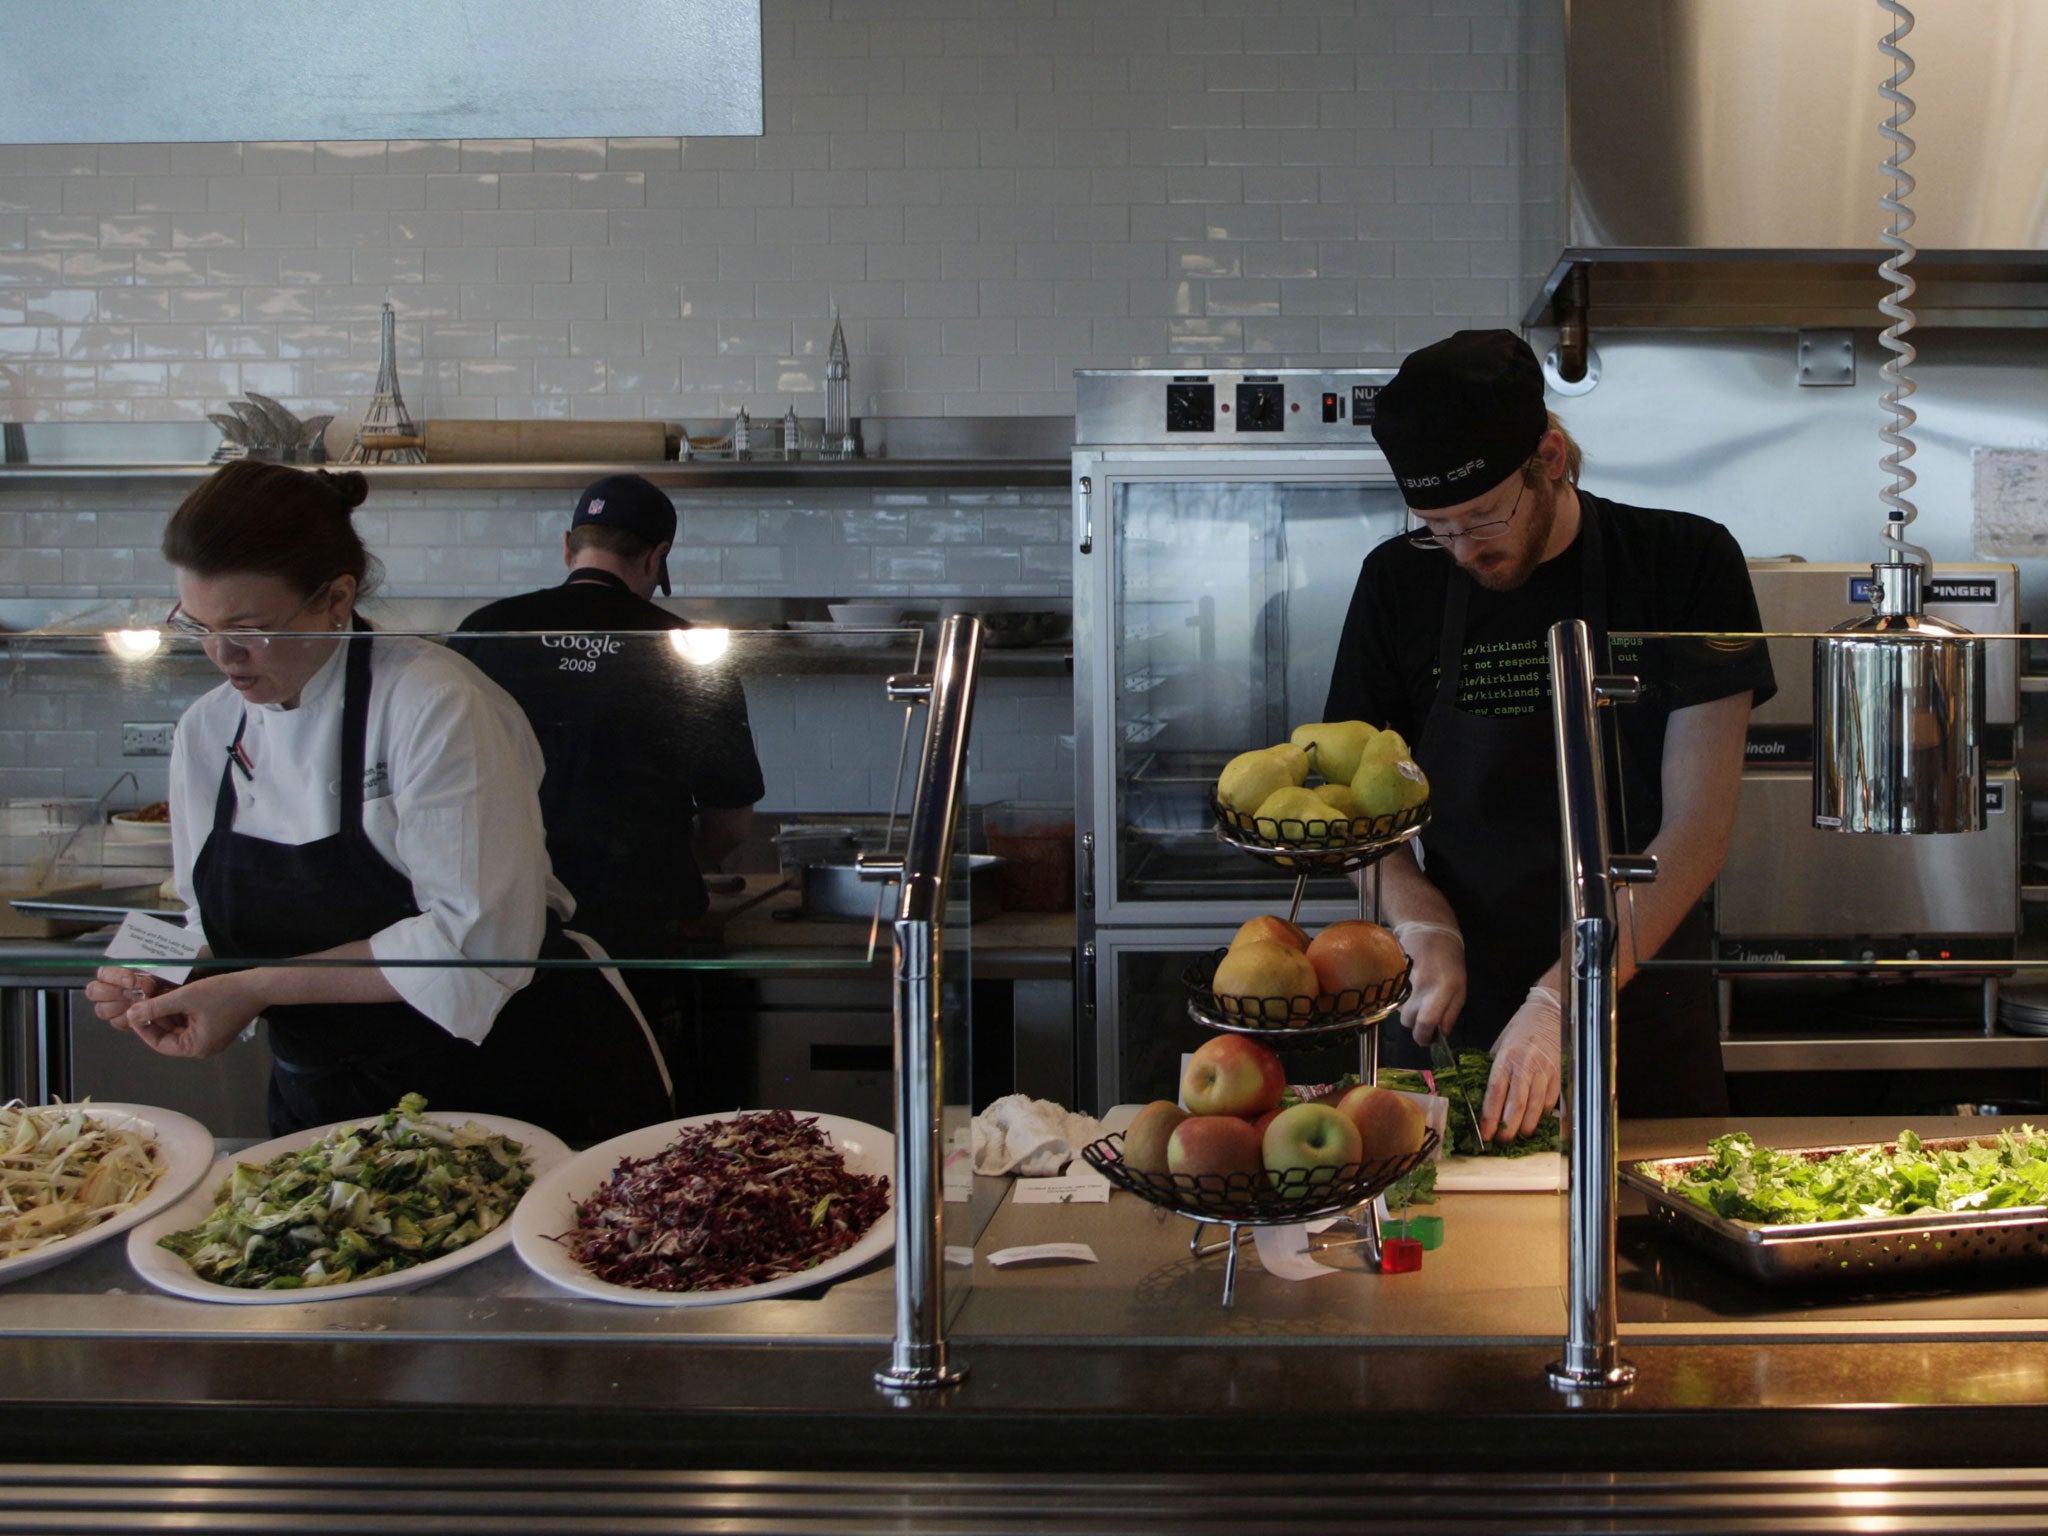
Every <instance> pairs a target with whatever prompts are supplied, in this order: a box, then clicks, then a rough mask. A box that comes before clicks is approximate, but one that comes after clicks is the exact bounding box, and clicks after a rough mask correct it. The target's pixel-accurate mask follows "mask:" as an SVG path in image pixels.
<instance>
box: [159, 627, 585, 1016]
mask: <svg viewBox="0 0 2048 1536" xmlns="http://www.w3.org/2000/svg"><path fill="white" fill-rule="evenodd" d="M365 643H367V642H365V641H362V640H356V641H351V642H347V644H355V645H362V644H365ZM375 645H376V650H375V653H374V655H373V658H372V663H371V669H370V708H369V718H368V721H367V722H366V731H365V738H364V743H363V830H364V831H365V832H367V833H368V834H369V838H370V843H371V845H372V846H373V847H375V848H376V850H377V852H378V853H379V854H381V855H382V856H383V857H384V858H385V859H386V860H387V861H388V862H389V863H390V864H391V866H392V867H393V868H394V869H396V870H398V871H399V873H401V874H403V875H404V876H405V877H406V878H407V879H408V880H410V881H411V882H412V894H413V902H414V904H415V905H416V906H418V907H419V909H420V915H419V916H417V917H409V918H405V919H403V920H401V921H399V922H396V923H393V924H391V926H389V927H388V928H384V929H381V930H379V931H378V932H377V933H375V934H372V935H370V936H369V937H370V952H371V953H372V954H373V955H375V956H376V957H377V959H379V960H414V961H417V960H451V961H459V960H462V959H464V958H474V959H477V960H503V959H507V958H512V957H531V956H534V955H537V954H539V953H540V945H541V938H542V935H543V933H544V931H545V929H546V925H547V912H548V910H549V909H552V910H553V911H554V912H555V914H556V915H557V916H558V917H567V916H569V914H570V913H572V912H573V911H574V910H575V902H574V900H573V899H572V898H571V897H570V895H569V893H568V892H567V891H566V890H565V889H564V888H563V887H562V885H561V884H560V882H558V881H557V880H556V879H555V877H554V874H553V872H552V870H551V868H550V866H549V863H548V854H547V838H546V834H545V832H544V830H543V828H542V825H541V817H540V800H539V797H538V791H539V786H540V780H541V774H542V772H543V767H544V765H543V763H542V760H541V754H540V745H539V743H538V742H536V741H535V740H534V735H533V728H532V727H531V726H530V725H528V724H527V720H526V716H525V714H524V713H522V712H521V710H520V708H519V706H518V705H517V704H515V703H514V702H513V701H512V698H511V696H510V695H509V694H507V693H506V692H505V691H504V690H503V689H502V688H500V687H499V686H498V685H497V684H496V683H493V682H492V681H491V680H490V679H489V678H487V677H485V676H484V675H483V673H481V672H479V671H478V670H477V669H476V668H475V667H473V666H471V665H470V663H469V662H467V661H465V660H464V659H463V658H462V657H460V656H457V655H455V654H454V653H453V652H452V651H449V650H448V649H446V648H445V647H443V646H440V645H436V644H434V643H433V642H431V641H427V640H420V639H415V638H410V637H406V636H398V635H383V636H379V637H378V638H377V640H376V641H375ZM345 659H346V645H345V644H337V645H336V646H335V648H334V654H333V655H332V656H330V657H329V658H328V659H327V661H326V663H325V664H324V665H323V666H322V667H321V668H320V670H319V671H318V672H316V673H314V674H313V677H312V680H311V681H309V682H308V683H307V684H306V686H305V688H304V689H303V690H302V691H301V692H300V695H299V705H298V707H297V708H296V709H286V708H284V707H283V706H281V705H277V704H248V703H246V702H245V701H244V700H243V699H242V698H241V696H240V695H238V694H237V693H236V692H235V691H234V689H233V688H231V687H229V686H228V685H227V684H225V683H223V684H222V685H221V686H220V687H218V688H216V689H214V690H213V691H212V692H211V693H208V694H206V695H205V696H204V697H202V698H200V699H199V700H198V701H197V702H196V703H194V704H193V705H192V707H191V708H190V709H188V710H186V711H185V713H184V716H183V717H182V718H181V719H180V720H179V721H178V729H177V733H176V735H175V736H174V737H173V739H172V745H171V786H170V787H171V853H172V863H173V866H174V868H175V870H176V875H177V888H178V895H179V897H180V898H181V899H182V900H183V901H184V903H185V905H186V906H187V907H188V908H190V909H192V910H191V912H190V914H189V915H188V917H187V923H188V925H196V926H198V927H200V928H202V929H203V928H204V927H205V924H206V914H205V913H204V912H201V911H199V910H198V898H197V892H196V891H195V889H194V887H193V876H192V866H193V864H194V863H195V861H196V860H197V859H198V857H199V850H200V849H201V848H203V847H204V846H205V845H206V839H207V837H208V835H209V834H210V833H211V832H212V831H213V812H214V803H215V797H216V796H217V795H218V793H219V791H220V775H221V770H222V769H223V768H225V767H227V762H228V759H227V747H228V743H229V742H231V741H233V740H234V739H235V729H236V726H237V725H238V724H239V722H240V720H241V718H242V715H243V713H244V711H245V710H246V711H247V714H248V720H249V724H248V729H247V730H245V731H244V732H243V733H242V747H243V749H244V750H245V751H246V752H247V753H248V755H249V759H250V762H251V764H252V765H253V767H254V777H253V778H247V779H245V778H243V777H242V776H241V774H240V773H239V772H237V773H236V774H235V797H236V801H237V808H236V813H235V824H234V830H235V831H237V832H242V833H246V834H247V835H249V836H251V837H260V838H265V839H268V840H269V841H272V842H278V843H290V844H294V845H296V844H300V843H310V842H314V841H316V840H317V839H319V838H323V837H331V836H332V835H333V834H334V833H335V832H336V831H338V830H339V829H340V824H341V798H340V790H341V786H340V781H339V779H338V778H337V777H336V772H337V769H338V768H339V765H340V762H341V706H342V684H343V669H344V662H345ZM224 958H233V957H232V956H228V957H224ZM384 976H385V979H386V980H388V981H389V982H390V983H391V985H392V986H393V987H395V988H396V989H397V991H398V994H399V996H400V997H402V998H403V999H404V1000H405V1001H406V1002H408V1003H410V1004H411V1005H412V1006H413V1007H415V1008H417V1009H418V1010H419V1011H420V1012H421V1013H423V1014H425V1015H426V1016H427V1017H428V1018H430V1019H432V1020H433V1021H434V1022H435V1023H436V1024H439V1025H440V1026H441V1027H442V1028H443V1029H445V1030H447V1031H448V1032H449V1033H450V1034H452V1035H455V1036H457V1037H459V1038H461V1039H464V1040H472V1041H480V1040H482V1039H483V1038H484V1036H485V1035H487V1034H488V1033H490V1029H491V1025H492V1022H493V1021H494V1020H495V1019H496V1018H497V1016H498V1010H499V1009H500V1008H502V1007H503V1006H504V1005H505V1001H506V999H507V998H509V997H511V995H512V994H513V993H514V992H517V991H518V990H519V989H520V988H521V987H524V986H525V985H526V984H527V982H528V981H530V980H531V979H532V977H533V968H532V966H531V965H508V966H460V965H451V966H449V967H447V968H445V969H444V968H440V967H432V966H418V965H400V966H392V967H390V968H388V969H386V970H385V971H384Z"/></svg>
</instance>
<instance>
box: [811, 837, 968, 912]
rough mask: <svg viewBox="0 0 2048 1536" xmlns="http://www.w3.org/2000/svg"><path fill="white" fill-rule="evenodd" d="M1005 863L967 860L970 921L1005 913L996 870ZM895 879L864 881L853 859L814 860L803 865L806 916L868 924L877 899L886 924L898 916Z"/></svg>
mask: <svg viewBox="0 0 2048 1536" xmlns="http://www.w3.org/2000/svg"><path fill="white" fill-rule="evenodd" d="M1002 864H1003V860H1001V859H999V858H997V857H995V855H993V854H987V853H975V854H969V855H968V858H967V900H968V921H969V922H975V923H978V922H980V921H982V919H984V918H989V917H993V916H995V915H996V913H997V912H999V911H1001V910H1002V902H1001V899H1000V898H999V896H998V894H997V890H998V887H997V884H996V871H997V870H998V869H999V868H1001V866H1002ZM896 884H897V882H895V881H894V880H890V881H886V882H876V881H872V880H864V879H862V878H861V872H860V871H859V870H858V869H857V868H855V867H854V864H853V861H852V860H851V859H846V860H843V861H841V860H814V861H812V862H811V863H808V864H806V865H804V873H803V886H802V889H803V910H804V915H805V916H806V917H843V918H856V919H858V920H859V921H861V922H867V921H868V920H869V919H870V918H872V917H873V916H874V915H875V910H876V908H875V898H876V895H877V894H878V893H879V894H880V895H881V898H882V905H881V913H882V920H883V921H884V922H887V921H889V920H890V919H891V918H893V917H894V916H895V914H896Z"/></svg>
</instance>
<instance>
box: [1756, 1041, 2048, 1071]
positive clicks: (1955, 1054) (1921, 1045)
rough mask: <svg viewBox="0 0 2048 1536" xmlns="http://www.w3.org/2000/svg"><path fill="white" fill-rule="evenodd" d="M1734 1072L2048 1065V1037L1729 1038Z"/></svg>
mask: <svg viewBox="0 0 2048 1536" xmlns="http://www.w3.org/2000/svg"><path fill="white" fill-rule="evenodd" d="M1721 1065H1722V1067H1723V1068H1724V1069H1725V1070H1727V1071H1729V1072H1876V1071H1885V1070H1888V1069H1894V1068H1896V1069H1899V1070H1903V1071H1909V1072H1915V1071H1920V1072H1924V1071H1941V1070H1950V1069H1958V1068H1983V1067H2048V1037H2041V1036H2035V1035H2007V1034H1996V1035H1984V1034H1964V1033H1943V1034H1935V1033H1929V1034H1920V1035H1874V1036H1873V1035H1856V1036H1848V1035H1781V1036H1775V1037H1766V1038H1760V1039H1736V1040H1723V1041H1722V1042H1721Z"/></svg>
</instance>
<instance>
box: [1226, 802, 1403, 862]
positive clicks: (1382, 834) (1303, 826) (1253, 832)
mask: <svg viewBox="0 0 2048 1536" xmlns="http://www.w3.org/2000/svg"><path fill="white" fill-rule="evenodd" d="M1209 814H1210V817H1211V818H1212V819H1213V821H1214V822H1215V825H1216V835H1217V836H1218V837H1219V838H1221V839H1222V840H1223V841H1224V842H1226V843H1228V844H1230V846H1231V847H1233V848H1237V849H1240V850H1242V851H1243V852H1245V853H1248V854H1250V855H1252V857H1254V858H1256V859H1261V860H1264V861H1265V862H1266V863H1269V864H1275V865H1278V866H1279V867H1280V868H1282V869H1293V870H1299V871H1301V872H1303V873H1309V872H1315V873H1321V874H1334V873H1341V872H1343V871H1345V870H1352V869H1363V868H1364V867H1365V866H1366V865H1368V864H1375V863H1378V862H1379V861H1380V860H1381V859H1383V858H1385V857H1386V856H1387V855H1388V854H1389V853H1392V852H1393V851H1394V850H1395V849H1396V848H1398V847H1400V846H1401V844H1403V843H1405V842H1407V841H1408V840H1409V839H1411V838H1413V837H1415V836H1416V835H1417V834H1418V833H1420V832H1421V831H1422V829H1423V828H1424V827H1426V826H1428V825H1429V802H1428V801H1427V800H1425V801H1423V802H1422V803H1421V804H1420V805H1412V806H1410V807H1409V808H1408V809H1407V810H1405V811H1393V812H1390V813H1388V814H1387V815H1384V816H1355V817H1351V818H1348V819H1347V818H1345V817H1342V816H1333V817H1331V818H1330V819H1329V820H1328V821H1320V820H1317V819H1314V818H1307V819H1301V818H1296V817H1292V816H1289V817H1286V818H1283V819H1277V820H1276V819H1275V818H1273V817H1271V816H1254V815H1252V814H1251V813H1249V812H1247V811H1233V810H1231V809H1230V808H1229V807H1228V806H1226V805H1224V804H1223V803H1222V802H1221V801H1218V800H1215V799H1213V798H1212V799H1211V800H1210V802H1209Z"/></svg>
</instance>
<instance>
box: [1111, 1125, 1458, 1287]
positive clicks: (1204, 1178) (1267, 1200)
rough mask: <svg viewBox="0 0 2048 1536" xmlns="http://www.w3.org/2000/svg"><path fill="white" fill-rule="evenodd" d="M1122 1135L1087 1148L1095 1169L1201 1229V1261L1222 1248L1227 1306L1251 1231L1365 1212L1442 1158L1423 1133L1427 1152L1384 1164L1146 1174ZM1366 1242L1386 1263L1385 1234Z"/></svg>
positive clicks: (1192, 1245)
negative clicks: (1215, 1230) (1207, 1238)
mask: <svg viewBox="0 0 2048 1536" xmlns="http://www.w3.org/2000/svg"><path fill="white" fill-rule="evenodd" d="M1123 1141H1124V1138H1123V1136H1122V1134H1121V1133H1120V1132H1111V1133H1110V1134H1109V1135H1107V1136H1104V1137H1103V1138H1102V1139H1101V1140H1099V1141H1091V1142H1090V1143H1089V1144H1088V1145H1087V1146H1085V1147H1083V1148H1082V1149H1081V1156H1082V1158H1083V1159H1084V1160H1086V1162H1087V1164H1088V1166H1089V1167H1091V1168H1093V1169H1094V1170H1095V1171H1096V1172H1097V1173H1099V1174H1101V1175H1102V1176H1103V1177H1104V1178H1105V1179H1108V1180H1109V1182H1110V1183H1111V1184H1112V1185H1114V1186H1115V1187H1116V1188H1118V1189H1121V1190H1123V1191H1125V1192H1126V1193H1128V1194H1133V1195H1136V1196H1137V1197H1138V1198H1139V1199H1140V1200H1144V1201H1147V1202H1148V1203H1150V1204H1152V1205H1156V1206H1158V1207H1160V1208H1161V1209H1162V1210H1165V1211H1170V1212H1172V1213H1173V1214H1174V1215H1176V1216H1185V1217H1187V1219H1188V1220H1190V1221H1192V1222H1195V1223H1197V1226H1196V1229H1195V1233H1194V1235H1193V1236H1192V1237H1191V1238H1190V1239H1189V1241H1188V1251H1189V1252H1190V1253H1192V1254H1194V1255H1195V1256H1196V1257H1197V1258H1202V1257H1206V1256H1208V1255H1209V1254H1211V1253H1214V1252H1216V1251H1217V1249H1218V1248H1221V1249H1222V1250H1223V1251H1224V1254H1225V1257H1224V1261H1223V1305H1224V1306H1226V1307H1227V1306H1229V1305H1231V1303H1232V1301H1233V1300H1234V1299H1235V1295H1236V1289H1237V1245H1238V1241H1239V1239H1240V1236H1241V1234H1242V1229H1243V1228H1245V1227H1278V1226H1288V1225H1291V1224H1294V1223H1298V1222H1306V1221H1320V1220H1321V1219H1322V1218H1324V1217H1325V1216H1337V1215H1341V1214H1343V1213H1344V1212H1346V1211H1350V1210H1354V1209H1356V1208H1357V1207H1359V1206H1368V1205H1369V1204H1370V1202H1371V1201H1372V1200H1373V1199H1374V1198H1375V1197H1376V1196H1378V1195H1379V1194H1380V1193H1381V1192H1382V1191H1383V1190H1385V1189H1387V1188H1388V1187H1389V1186H1391V1185H1392V1184H1394V1183H1395V1182H1396V1181H1397V1180H1399V1179H1402V1178H1404V1177H1406V1176H1407V1175H1408V1174H1410V1173H1413V1172H1414V1171H1415V1170H1416V1169H1417V1168H1420V1167H1421V1166H1422V1165H1423V1164H1424V1163H1426V1162H1428V1161H1429V1160H1430V1159H1431V1158H1432V1157H1434V1156H1435V1155H1436V1149H1437V1144H1438V1141H1437V1133H1436V1132H1435V1131H1434V1130H1431V1131H1428V1132H1426V1133H1425V1134H1424V1136H1423V1139H1422V1145H1421V1146H1420V1147H1418V1148H1417V1149H1416V1150H1415V1151H1413V1152H1411V1153H1409V1154H1408V1155H1407V1156H1405V1157H1383V1158H1376V1159H1374V1160H1372V1161H1369V1162H1362V1163H1345V1164H1343V1165H1342V1166H1340V1167H1333V1168H1290V1169H1289V1170H1287V1171H1286V1172H1285V1173H1278V1174H1274V1173H1264V1172H1260V1173H1233V1174H1227V1175H1226V1174H1186V1173H1142V1172H1140V1171H1139V1170H1137V1169H1135V1168H1132V1167H1130V1166H1129V1165H1127V1164H1126V1163H1125V1162H1124V1160H1123ZM1202 1224H1210V1225H1218V1226H1224V1227H1228V1228H1229V1229H1230V1230H1229V1233H1228V1235H1227V1237H1226V1239H1225V1241H1224V1242H1222V1243H1220V1244H1216V1245H1212V1246H1211V1247H1209V1248H1206V1249H1205V1248H1203V1247H1201V1246H1200V1244H1201V1225H1202ZM1365 1241H1366V1242H1367V1244H1368V1246H1369V1247H1370V1249H1371V1250H1372V1259H1373V1262H1374V1263H1375V1264H1377V1263H1378V1262H1379V1228H1378V1224H1377V1223H1369V1224H1368V1225H1367V1227H1366V1231H1365Z"/></svg>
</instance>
